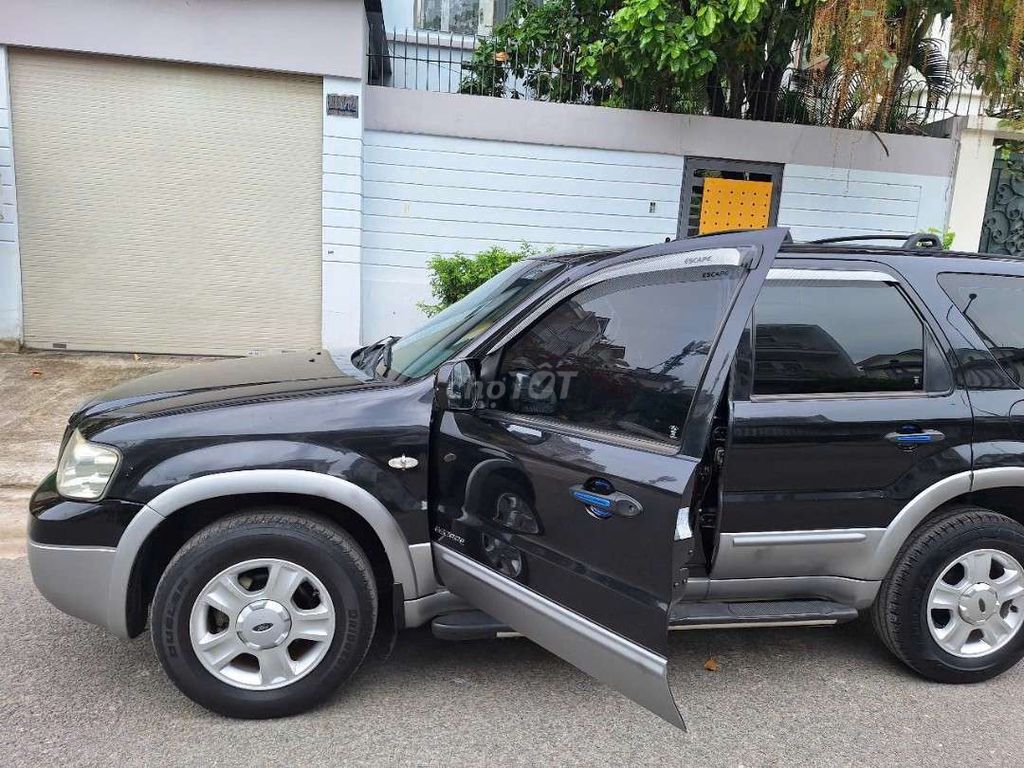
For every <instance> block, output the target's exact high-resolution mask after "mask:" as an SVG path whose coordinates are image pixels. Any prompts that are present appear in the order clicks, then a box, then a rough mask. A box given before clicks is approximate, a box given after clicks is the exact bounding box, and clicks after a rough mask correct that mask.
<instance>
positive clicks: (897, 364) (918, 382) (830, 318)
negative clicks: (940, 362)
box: [753, 280, 934, 395]
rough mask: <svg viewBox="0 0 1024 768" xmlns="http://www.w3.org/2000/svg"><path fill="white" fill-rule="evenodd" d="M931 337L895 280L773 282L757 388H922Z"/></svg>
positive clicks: (761, 326) (809, 391)
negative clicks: (926, 352)
mask: <svg viewBox="0 0 1024 768" xmlns="http://www.w3.org/2000/svg"><path fill="white" fill-rule="evenodd" d="M925 338H926V334H925V330H924V326H923V324H922V322H921V319H920V318H919V317H918V316H917V314H916V313H915V312H914V310H913V308H912V307H911V306H910V305H909V304H908V302H907V299H906V297H904V295H903V294H902V293H901V292H900V290H899V289H898V288H897V287H896V286H895V285H891V284H889V283H884V282H863V283H861V282H834V283H832V282H820V281H795V280H794V281H770V282H768V283H766V284H765V287H764V289H763V290H762V292H761V295H760V296H759V297H758V300H757V304H756V305H755V307H754V387H753V392H754V394H755V395H815V394H831V393H856V392H915V391H921V390H923V389H924V388H925V386H924V366H925V364H924V359H925V351H924V348H925ZM927 338H928V339H929V342H928V343H929V345H933V344H934V342H931V341H930V338H931V337H930V335H928V336H927ZM928 356H929V359H931V357H932V355H931V354H930V353H929V355H928Z"/></svg>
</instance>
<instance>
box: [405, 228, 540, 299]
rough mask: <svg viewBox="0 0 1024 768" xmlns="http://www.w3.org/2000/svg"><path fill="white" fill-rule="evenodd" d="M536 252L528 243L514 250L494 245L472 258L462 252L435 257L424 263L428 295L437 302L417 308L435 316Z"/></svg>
mask: <svg viewBox="0 0 1024 768" xmlns="http://www.w3.org/2000/svg"><path fill="white" fill-rule="evenodd" d="M537 253H538V251H537V249H535V248H534V247H533V246H531V245H530V244H529V243H523V244H522V245H520V246H519V249H518V250H515V251H510V250H508V249H507V248H503V247H502V246H500V245H495V246H492V247H491V248H488V249H487V250H486V251H480V253H478V254H476V255H475V256H466V255H465V254H462V253H454V254H452V255H451V256H441V255H437V256H434V257H433V258H431V259H430V260H429V261H428V262H427V268H428V269H429V270H430V292H431V294H433V296H434V301H435V302H436V303H435V304H427V303H424V302H421V303H419V304H417V305H416V306H418V307H419V308H420V309H421V310H423V311H424V312H426V313H427V315H428V316H430V315H436V314H437V313H438V312H440V311H441V310H442V309H444V308H445V307H447V306H449V305H450V304H454V303H455V302H456V301H458V300H459V299H461V298H462V297H463V296H465V295H466V294H468V293H469V292H470V291H472V290H474V289H475V288H477V287H479V286H480V285H483V284H484V283H486V282H487V281H488V280H490V279H491V278H492V277H494V276H495V275H496V274H498V273H499V272H501V270H503V269H505V267H507V266H508V265H509V264H514V263H515V262H517V261H519V260H520V259H527V258H529V257H531V256H536V255H537Z"/></svg>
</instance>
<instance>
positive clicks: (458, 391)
mask: <svg viewBox="0 0 1024 768" xmlns="http://www.w3.org/2000/svg"><path fill="white" fill-rule="evenodd" d="M785 235H786V231H785V230H783V229H778V228H775V229H767V230H759V231H750V232H734V233H727V234H720V235H711V236H706V237H701V238H696V239H691V240H683V241H674V242H668V243H664V244H659V245H655V246H651V247H648V248H643V249H640V250H637V251H633V252H632V253H630V254H627V255H624V256H622V257H619V258H617V259H614V260H611V261H609V262H608V263H607V265H605V266H603V267H601V268H600V269H599V270H597V271H592V272H590V273H588V274H586V275H585V276H583V277H582V278H581V279H579V280H576V281H574V282H573V283H572V284H571V285H565V286H562V287H560V288H558V289H557V290H554V291H553V292H552V294H551V295H549V296H546V297H545V298H544V299H543V301H541V302H539V303H538V305H537V306H535V307H534V309H533V310H531V312H530V314H529V317H527V318H526V319H525V320H522V321H520V322H517V323H516V324H515V326H514V327H510V328H507V329H502V331H501V333H500V334H498V337H497V338H494V339H492V340H490V341H488V342H486V343H485V348H483V349H480V350H478V351H477V352H475V353H474V354H476V355H477V357H475V358H473V359H467V360H463V361H457V362H455V363H449V364H446V365H445V366H443V367H442V369H441V370H440V371H439V373H438V388H437V392H436V399H435V416H434V421H433V426H432V430H433V432H432V436H431V444H432V449H431V459H430V464H431V470H430V471H431V487H432V491H431V499H432V501H431V509H430V513H429V514H430V528H431V537H432V549H433V555H434V563H435V566H436V569H437V573H438V576H439V578H440V579H441V580H442V581H443V582H444V584H445V585H446V586H447V587H448V588H449V589H450V590H451V591H452V592H454V593H456V594H458V595H460V596H462V597H463V598H464V599H466V600H467V601H468V602H470V603H471V604H472V605H474V606H476V607H477V608H479V609H480V610H482V611H484V612H486V613H488V614H490V615H491V616H492V617H494V618H496V619H498V620H500V621H502V622H504V623H505V624H507V625H509V626H510V627H512V628H514V629H515V630H517V631H518V632H520V633H522V634H523V635H525V636H526V637H529V638H530V639H532V640H533V641H534V642H536V643H538V644H539V645H541V646H543V647H544V648H547V649H548V650H549V651H551V652H552V653H555V654H557V655H558V656H561V657H562V658H563V659H565V660H566V661H568V662H570V663H571V664H573V665H575V666H576V667H578V668H579V669H581V670H583V671H584V672H586V673H588V674H590V675H592V676H593V677H595V678H597V679H598V680H601V681H602V682H604V683H606V684H608V685H610V686H612V687H613V688H615V689H617V690H618V691H620V692H621V693H623V694H624V695H626V696H628V697H629V698H631V699H633V700H634V701H635V702H637V703H638V704H641V705H643V706H644V707H646V708H647V709H649V710H651V711H652V712H654V713H655V714H657V715H659V716H661V717H662V718H664V719H665V720H667V721H668V722H670V723H672V724H674V725H677V726H679V727H685V726H684V723H683V719H682V717H681V715H680V713H679V711H678V709H677V707H676V704H675V701H674V699H673V696H672V691H671V690H670V688H669V684H668V675H667V673H668V658H667V652H668V624H669V612H670V608H671V606H672V605H673V603H675V602H677V601H678V600H679V599H680V598H681V596H682V593H683V587H684V585H685V582H686V578H687V570H686V566H687V563H688V562H689V561H690V555H691V553H692V550H693V547H694V541H693V539H692V533H691V532H692V531H693V530H694V528H695V526H694V525H693V521H692V520H691V512H690V507H691V506H692V505H691V499H692V498H693V497H694V493H695V491H698V490H699V487H700V483H701V477H702V474H703V473H702V472H701V471H700V467H701V462H702V457H703V456H704V450H705V446H706V444H707V441H708V433H709V430H710V425H711V421H712V417H713V415H714V413H715V411H716V408H717V406H718V403H719V402H720V399H721V397H722V395H723V390H724V388H725V384H726V379H727V377H728V373H729V370H730V365H731V363H732V358H733V354H734V351H735V349H736V347H737V345H738V343H739V341H740V337H741V334H742V332H743V329H744V328H745V326H746V323H747V319H748V317H749V315H750V312H751V310H752V308H753V305H754V301H755V299H756V297H757V295H758V293H759V292H760V290H761V286H762V284H763V283H764V280H765V278H766V276H767V274H768V270H769V268H770V267H771V264H772V262H773V261H774V259H775V256H776V254H777V252H778V250H779V247H780V246H781V245H782V242H783V239H784V237H785Z"/></svg>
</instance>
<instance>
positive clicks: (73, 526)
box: [28, 474, 163, 638]
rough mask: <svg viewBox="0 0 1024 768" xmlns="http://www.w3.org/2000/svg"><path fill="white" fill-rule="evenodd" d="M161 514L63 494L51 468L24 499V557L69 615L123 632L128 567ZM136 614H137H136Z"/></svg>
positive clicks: (126, 621)
mask: <svg viewBox="0 0 1024 768" xmlns="http://www.w3.org/2000/svg"><path fill="white" fill-rule="evenodd" d="M162 520H163V518H162V517H161V516H160V515H158V514H157V513H156V512H154V511H153V510H152V509H150V508H149V507H146V506H144V505H142V504H136V503H132V502H127V501H120V500H117V499H104V500H102V501H98V502H95V503H86V502H75V501H69V500H67V499H64V498H62V497H61V496H60V494H58V493H57V491H56V485H55V482H54V476H53V475H52V474H51V475H50V476H49V477H47V478H46V479H45V480H43V482H42V483H41V484H40V485H39V488H37V489H36V492H35V493H34V494H33V495H32V500H31V501H30V502H29V523H28V563H29V568H30V570H31V571H32V580H33V581H34V582H35V584H36V588H37V589H38V590H39V591H40V593H42V595H43V597H45V598H46V599H47V600H49V601H50V602H51V603H52V604H53V605H54V606H55V607H56V608H58V609H60V610H61V611H63V612H64V613H67V614H69V615H71V616H75V617H76V618H79V619H84V620H85V621H88V622H90V623H92V624H98V625H99V626H101V627H103V628H105V629H107V630H109V631H111V632H113V633H114V634H115V635H118V636H119V637H123V638H127V637H129V636H131V635H133V634H138V632H139V631H140V630H141V627H135V628H134V629H132V630H131V631H130V630H129V626H130V625H137V624H138V623H139V622H138V621H137V620H136V621H131V620H130V617H129V615H128V614H129V604H130V600H129V591H130V583H131V576H132V568H133V567H134V564H135V559H136V556H137V554H138V551H139V549H140V547H141V546H142V543H143V542H144V541H145V539H146V537H147V536H148V535H149V533H151V532H152V531H153V530H154V529H155V528H156V526H157V525H158V524H159V523H160V522H161V521H162ZM136 618H137V617H136Z"/></svg>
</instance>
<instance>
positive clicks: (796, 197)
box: [779, 164, 950, 240]
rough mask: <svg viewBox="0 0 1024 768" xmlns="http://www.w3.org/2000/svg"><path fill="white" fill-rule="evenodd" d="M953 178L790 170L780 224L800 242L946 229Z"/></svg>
mask: <svg viewBox="0 0 1024 768" xmlns="http://www.w3.org/2000/svg"><path fill="white" fill-rule="evenodd" d="M949 193H950V179H948V178H946V177H944V176H923V175H916V174H910V173H886V172H882V171H862V170H857V169H851V168H828V167H824V166H814V165H795V164H789V165H787V166H786V168H785V171H784V175H783V180H782V199H781V201H780V205H779V224H780V225H782V226H786V227H790V228H791V230H792V232H793V238H794V239H795V240H813V239H816V238H821V237H835V236H839V235H853V234H868V233H873V232H896V233H909V232H921V231H926V230H928V229H929V228H930V227H934V228H936V229H940V230H941V229H944V228H945V222H946V211H947V201H948V197H949Z"/></svg>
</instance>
